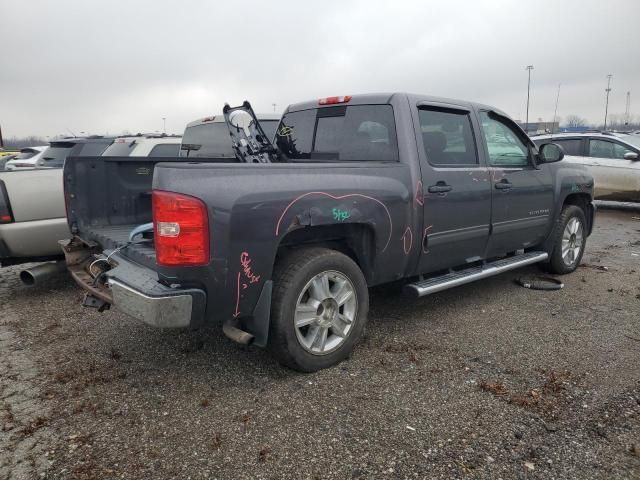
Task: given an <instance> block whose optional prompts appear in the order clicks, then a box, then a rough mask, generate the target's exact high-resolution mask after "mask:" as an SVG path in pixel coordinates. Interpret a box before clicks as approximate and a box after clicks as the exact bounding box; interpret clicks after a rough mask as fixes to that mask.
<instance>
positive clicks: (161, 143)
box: [102, 134, 182, 158]
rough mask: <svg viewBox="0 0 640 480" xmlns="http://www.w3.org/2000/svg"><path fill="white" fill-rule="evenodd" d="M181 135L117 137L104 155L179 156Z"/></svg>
mask: <svg viewBox="0 0 640 480" xmlns="http://www.w3.org/2000/svg"><path fill="white" fill-rule="evenodd" d="M181 141H182V137H181V136H179V135H143V134H138V135H135V136H128V137H117V138H116V139H115V140H114V141H113V143H112V144H111V145H110V146H109V148H107V149H106V150H105V151H104V152H103V153H102V156H103V157H176V158H177V157H178V155H179V153H180V142H181Z"/></svg>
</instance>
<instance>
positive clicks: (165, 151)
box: [149, 143, 180, 157]
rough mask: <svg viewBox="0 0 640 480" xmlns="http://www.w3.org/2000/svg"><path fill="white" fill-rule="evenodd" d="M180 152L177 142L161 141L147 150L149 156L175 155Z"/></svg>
mask: <svg viewBox="0 0 640 480" xmlns="http://www.w3.org/2000/svg"><path fill="white" fill-rule="evenodd" d="M178 152H180V144H179V143H161V144H159V145H156V146H155V147H153V148H152V149H151V151H150V152H149V156H150V157H177V156H178Z"/></svg>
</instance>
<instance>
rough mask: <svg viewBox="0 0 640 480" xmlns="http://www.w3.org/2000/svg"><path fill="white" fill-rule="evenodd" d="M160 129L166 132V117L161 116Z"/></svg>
mask: <svg viewBox="0 0 640 480" xmlns="http://www.w3.org/2000/svg"><path fill="white" fill-rule="evenodd" d="M162 131H163V132H164V133H165V134H166V133H167V117H162Z"/></svg>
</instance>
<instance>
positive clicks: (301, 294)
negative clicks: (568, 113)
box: [64, 93, 594, 372]
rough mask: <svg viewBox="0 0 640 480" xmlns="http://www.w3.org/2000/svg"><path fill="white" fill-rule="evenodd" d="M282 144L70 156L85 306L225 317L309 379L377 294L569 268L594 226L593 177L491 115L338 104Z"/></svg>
mask: <svg viewBox="0 0 640 480" xmlns="http://www.w3.org/2000/svg"><path fill="white" fill-rule="evenodd" d="M261 136H262V135H261ZM185 137H186V135H185ZM275 138H276V140H275V146H274V145H270V144H269V142H267V141H258V142H256V143H253V144H252V143H251V141H245V142H244V143H243V142H240V144H242V145H245V146H247V145H248V147H247V148H248V149H249V150H248V151H250V152H253V153H252V155H253V157H251V155H249V157H251V158H253V160H252V161H257V160H256V159H257V158H258V156H259V155H262V153H260V152H266V153H265V155H266V156H263V157H260V158H261V159H262V160H260V161H264V159H265V158H271V159H272V160H271V161H270V162H269V163H252V164H247V163H239V162H234V161H233V160H227V162H226V163H222V162H221V161H220V160H218V161H212V162H205V161H202V162H175V161H173V162H172V161H166V162H164V161H163V162H156V161H153V162H151V161H146V160H145V159H132V158H122V159H117V158H112V159H107V158H98V159H95V158H94V159H72V160H71V161H69V162H67V165H66V167H65V189H66V192H67V198H68V202H69V203H68V206H67V209H68V210H67V211H68V219H69V225H70V227H71V230H72V232H74V234H75V236H74V237H73V238H72V239H70V240H69V241H68V242H67V243H66V244H65V247H64V250H65V253H66V256H67V264H68V267H69V269H70V271H71V273H72V275H73V277H74V278H75V280H76V281H77V282H78V284H79V285H81V286H82V288H84V289H85V290H86V291H87V292H88V295H87V297H86V299H85V302H86V303H87V304H89V305H93V306H96V307H100V308H102V309H104V308H106V307H108V306H109V305H111V304H113V305H115V306H117V307H119V308H120V309H122V310H123V311H125V312H127V313H129V314H131V315H132V316H134V317H137V318H139V319H141V320H143V321H145V322H147V323H149V324H151V325H156V326H158V327H197V326H201V325H204V324H208V323H211V322H220V323H222V325H223V331H224V332H225V333H226V334H227V335H228V336H229V337H230V338H232V339H234V340H236V341H238V342H241V343H251V342H253V343H254V344H255V345H258V346H262V347H265V346H266V347H269V348H270V350H271V351H272V352H273V354H274V355H275V356H276V357H277V358H278V359H279V360H280V361H281V362H282V363H284V364H286V365H288V366H290V367H292V368H295V369H298V370H301V371H305V372H309V371H314V370H318V369H320V368H324V367H328V366H331V365H334V364H335V363H337V362H339V361H340V360H342V359H344V358H345V357H346V356H347V355H348V354H349V352H350V351H351V350H352V348H353V346H354V344H355V343H356V342H357V341H358V339H359V338H360V336H361V334H362V332H363V330H364V327H365V323H366V319H367V311H368V305H369V303H368V287H370V286H373V285H379V284H384V283H387V282H392V281H396V280H400V279H406V282H407V285H406V290H407V291H408V292H409V293H411V294H413V295H415V296H421V295H427V294H431V293H434V292H438V291H440V290H444V289H446V288H450V287H455V286H457V285H461V284H464V283H467V282H470V281H474V280H479V279H482V278H486V277H488V276H491V275H495V274H498V273H500V272H504V271H507V270H510V269H513V268H517V267H520V266H523V265H528V264H531V263H536V262H548V268H549V269H550V270H551V271H552V272H554V273H558V274H563V273H569V272H572V271H574V270H575V269H576V267H577V266H578V264H579V263H580V259H581V258H582V254H583V251H584V248H585V243H586V240H587V236H588V235H589V234H590V233H591V229H592V226H593V217H594V207H593V205H592V193H593V190H592V189H593V179H592V177H591V176H590V175H589V174H588V173H587V172H586V170H585V169H584V168H583V167H581V166H579V165H572V164H569V165H564V164H561V163H555V162H558V161H559V160H561V159H562V151H561V149H560V148H558V147H557V146H556V145H554V144H545V145H541V146H540V147H539V148H536V146H535V145H534V144H533V143H532V142H531V140H530V139H529V137H527V135H526V134H525V133H524V132H523V131H522V130H521V129H520V128H519V127H518V126H517V125H516V123H514V122H513V121H512V120H511V119H510V118H509V117H508V116H507V115H505V114H504V113H502V112H501V111H499V110H497V109H495V108H492V107H489V106H485V105H479V104H474V103H469V102H462V101H457V100H448V99H441V98H433V97H427V96H421V95H409V94H403V93H396V94H384V95H382V94H377V95H358V96H352V97H351V96H344V97H330V98H324V99H320V100H316V101H310V102H305V103H299V104H295V105H291V106H290V107H289V108H287V110H286V111H285V113H284V115H283V117H282V120H281V122H280V124H279V127H278V130H277V132H276V137H275ZM258 140H260V139H258ZM262 140H264V139H262ZM258 144H259V145H258ZM249 147H250V148H249ZM235 151H236V153H237V154H238V158H242V159H246V157H244V156H242V155H240V153H239V152H240V149H236V150H235ZM150 192H151V195H149V193H150ZM147 222H153V226H152V227H151V228H147V229H145V228H142V229H137V230H136V231H138V232H141V233H140V234H139V235H138V234H136V233H135V232H134V233H133V234H132V230H133V229H134V228H136V227H137V226H139V225H140V224H145V223H147Z"/></svg>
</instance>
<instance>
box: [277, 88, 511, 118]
mask: <svg viewBox="0 0 640 480" xmlns="http://www.w3.org/2000/svg"><path fill="white" fill-rule="evenodd" d="M349 97H350V98H349V101H348V102H344V103H346V104H348V105H380V104H389V103H391V101H392V99H394V97H404V98H406V99H408V100H409V102H410V103H412V104H420V103H421V102H424V103H436V104H442V105H443V106H446V105H449V106H452V107H460V108H463V109H467V110H472V109H473V108H481V109H486V110H491V111H494V112H496V113H498V114H500V115H503V116H506V117H508V115H507V114H506V113H504V112H503V111H501V110H499V109H497V108H495V107H491V106H489V105H484V104H481V103H476V102H469V101H466V100H458V99H453V98H445V97H435V96H430V95H423V94H415V93H407V92H388V93H365V94H356V95H350V96H349ZM328 98H333V97H328ZM321 100H323V98H317V99H315V100H309V101H306V102H300V103H294V104H292V105H289V107H287V109H286V110H285V112H284V113H287V112H296V111H300V110H308V109H311V108H325V107H332V106H335V104H333V103H330V104H326V105H322V104H320V101H321ZM344 103H342V104H344Z"/></svg>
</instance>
